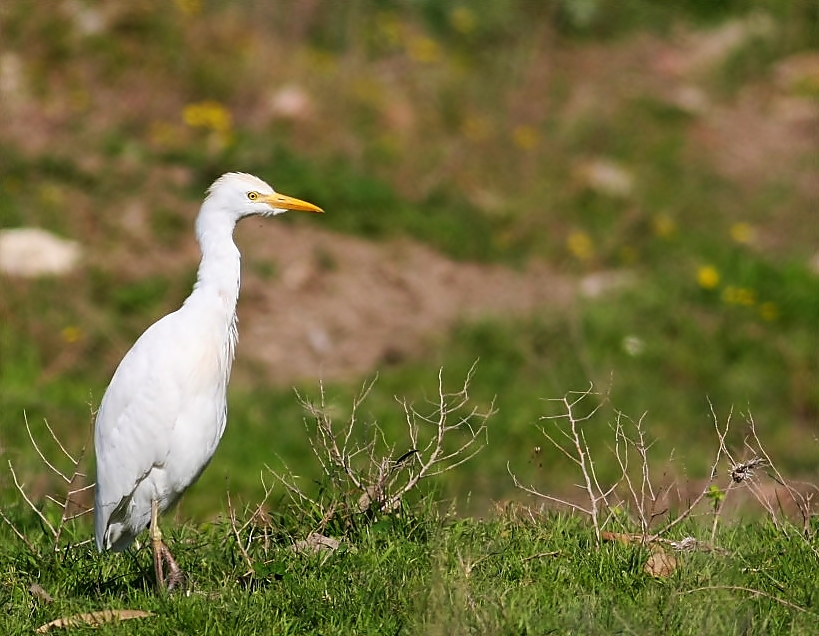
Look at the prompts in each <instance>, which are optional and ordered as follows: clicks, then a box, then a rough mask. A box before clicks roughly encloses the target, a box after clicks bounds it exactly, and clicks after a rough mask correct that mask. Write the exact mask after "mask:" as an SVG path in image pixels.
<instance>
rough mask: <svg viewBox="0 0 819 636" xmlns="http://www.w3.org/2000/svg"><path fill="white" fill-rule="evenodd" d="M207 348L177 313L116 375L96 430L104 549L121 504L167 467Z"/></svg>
mask: <svg viewBox="0 0 819 636" xmlns="http://www.w3.org/2000/svg"><path fill="white" fill-rule="evenodd" d="M201 344H202V343H201V340H199V339H198V338H197V337H196V335H195V334H192V333H191V332H190V330H187V329H185V325H184V321H181V320H180V319H179V315H178V312H175V313H173V314H169V315H167V316H165V317H164V318H163V319H161V320H160V321H158V322H156V323H154V324H153V325H152V326H151V327H149V328H148V330H146V331H145V333H143V334H142V336H141V337H140V338H139V340H137V342H136V343H135V344H134V346H133V347H132V348H131V350H130V351H129V352H128V353H127V354H126V355H125V357H124V358H123V359H122V362H121V363H120V365H119V367H118V368H117V370H116V372H115V373H114V377H113V378H112V380H111V383H110V384H109V386H108V389H107V390H106V392H105V395H104V397H103V399H102V404H101V405H100V409H99V412H98V413H97V419H96V425H95V430H94V447H95V450H96V461H97V483H96V497H95V498H96V503H95V505H96V508H97V512H96V514H95V530H96V536H97V542H98V545H101V544H102V538H103V536H104V534H105V530H106V528H107V526H108V522H109V520H110V517H111V514H112V513H113V512H114V510H115V509H116V508H117V506H119V505H120V504H121V503H122V502H123V500H124V499H126V498H128V497H130V495H131V494H132V493H133V492H134V489H135V488H136V487H137V485H138V484H139V482H140V480H142V479H143V478H144V477H145V476H146V475H147V474H148V473H149V472H150V471H151V469H152V468H153V467H155V466H163V465H164V462H165V458H166V457H167V455H168V452H169V449H170V445H171V443H172V440H173V429H174V427H175V426H176V423H177V420H178V418H179V416H180V413H181V412H182V410H183V408H184V405H185V402H186V400H188V399H189V397H190V396H189V395H188V393H190V391H191V385H190V375H191V368H195V364H196V363H197V353H199V357H201V352H197V346H199V348H200V349H201Z"/></svg>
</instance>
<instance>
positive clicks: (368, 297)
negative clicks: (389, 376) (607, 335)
mask: <svg viewBox="0 0 819 636" xmlns="http://www.w3.org/2000/svg"><path fill="white" fill-rule="evenodd" d="M262 225H264V226H265V227H262ZM236 234H237V237H236V238H237V243H238V244H239V245H240V246H241V248H242V250H243V253H244V255H245V257H244V262H243V276H244V279H243V282H242V295H241V298H240V300H239V319H240V340H239V349H238V353H237V357H238V358H239V360H242V359H244V360H245V361H246V362H247V361H256V362H259V363H262V364H263V365H264V367H265V369H266V370H267V372H268V373H269V375H270V377H271V378H272V379H273V380H274V381H276V382H280V383H289V382H292V381H294V380H297V379H299V378H308V377H309V378H317V377H321V378H323V379H325V380H326V379H334V378H340V377H348V376H352V375H356V374H360V373H365V372H370V371H372V370H373V369H376V368H378V367H379V366H382V365H383V364H388V363H391V362H397V361H400V360H403V359H406V358H411V357H413V354H414V353H415V352H418V351H419V350H422V349H423V348H424V343H425V341H428V339H429V338H430V337H432V336H433V335H435V334H440V333H442V332H445V331H446V330H447V329H449V328H450V327H452V325H453V324H454V323H455V322H456V321H458V320H460V319H463V318H476V317H480V316H484V315H498V316H499V315H509V314H520V315H524V314H527V313H531V312H532V311H534V310H536V309H539V308H543V309H546V308H552V307H561V308H563V307H565V306H566V304H567V303H568V302H569V301H570V299H571V297H572V288H571V285H570V283H569V282H568V281H567V280H565V279H563V278H561V277H559V276H557V275H555V274H554V273H552V272H550V271H548V270H547V269H546V268H545V267H543V266H539V265H532V266H530V267H529V268H527V269H526V270H525V271H514V270H511V269H509V268H506V267H502V266H497V265H480V264H475V263H456V262H453V261H451V260H449V259H447V258H446V257H444V256H442V255H440V254H439V253H437V252H435V251H433V250H431V249H429V248H428V247H425V246H423V245H420V244H418V243H415V242H412V241H409V240H401V241H393V242H389V243H371V242H368V241H365V240H361V239H357V238H354V237H350V236H344V235H338V234H332V233H329V232H326V231H324V230H321V229H319V228H316V227H315V226H300V225H285V224H281V223H280V224H276V223H275V222H272V223H270V222H268V221H246V222H244V224H242V225H240V226H239V228H238V229H237V232H236ZM263 254H264V255H265V256H264V257H262V256H261V255H263ZM268 255H269V256H270V257H271V258H272V261H273V263H274V264H275V267H274V272H275V274H274V275H273V276H270V277H267V278H269V279H266V277H263V276H262V275H260V274H259V270H260V269H264V267H261V266H260V263H261V262H262V259H263V258H264V260H267V257H268Z"/></svg>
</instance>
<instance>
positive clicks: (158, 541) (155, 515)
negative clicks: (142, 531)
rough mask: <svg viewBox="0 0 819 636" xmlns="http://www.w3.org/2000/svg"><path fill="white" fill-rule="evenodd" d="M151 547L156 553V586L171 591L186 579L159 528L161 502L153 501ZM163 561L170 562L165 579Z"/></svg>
mask: <svg viewBox="0 0 819 636" xmlns="http://www.w3.org/2000/svg"><path fill="white" fill-rule="evenodd" d="M150 532H151V547H152V548H153V553H154V573H155V574H156V586H157V587H158V588H159V589H167V590H168V591H169V592H170V591H171V590H173V589H174V588H175V587H176V586H177V585H180V584H181V583H182V582H183V581H184V580H185V575H184V573H183V572H182V568H180V567H179V564H178V563H177V562H176V559H174V558H173V555H172V554H171V551H170V550H169V549H168V546H167V545H165V542H164V541H162V531H161V530H160V529H159V503H158V502H157V501H156V500H154V501H152V502H151V530H150ZM163 562H167V563H168V580H167V582H166V581H165V573H164V571H163V567H162V565H163Z"/></svg>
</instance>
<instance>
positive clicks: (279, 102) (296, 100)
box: [270, 84, 313, 120]
mask: <svg viewBox="0 0 819 636" xmlns="http://www.w3.org/2000/svg"><path fill="white" fill-rule="evenodd" d="M312 110H313V103H312V101H311V100H310V96H309V95H308V94H307V91H305V90H304V89H302V88H300V87H299V86H295V85H293V84H289V85H287V86H283V87H282V88H280V89H279V90H278V91H276V92H275V93H274V94H273V95H272V96H271V98H270V112H271V114H272V115H273V117H275V118H278V119H292V120H296V119H309V117H310V114H311V113H312Z"/></svg>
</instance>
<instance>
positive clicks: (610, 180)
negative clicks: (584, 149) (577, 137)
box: [577, 158, 634, 197]
mask: <svg viewBox="0 0 819 636" xmlns="http://www.w3.org/2000/svg"><path fill="white" fill-rule="evenodd" d="M577 176H578V177H579V178H580V180H581V181H582V182H583V183H584V185H586V187H588V188H591V189H592V190H596V191H597V192H600V193H602V194H607V195H609V196H613V197H627V196H628V195H630V194H631V191H632V190H633V189H634V176H633V175H632V173H631V172H630V171H629V170H627V169H626V168H624V167H623V166H621V165H620V164H618V163H616V162H614V161H611V160H610V159H604V158H598V159H592V160H590V161H587V162H585V163H583V164H581V165H580V166H579V167H578V169H577Z"/></svg>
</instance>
